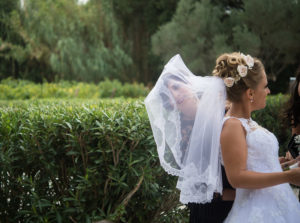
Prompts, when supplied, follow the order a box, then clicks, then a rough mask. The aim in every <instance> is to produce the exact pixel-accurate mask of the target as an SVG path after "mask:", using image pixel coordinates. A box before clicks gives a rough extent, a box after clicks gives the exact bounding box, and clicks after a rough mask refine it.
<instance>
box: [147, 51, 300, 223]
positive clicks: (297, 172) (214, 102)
mask: <svg viewBox="0 0 300 223" xmlns="http://www.w3.org/2000/svg"><path fill="white" fill-rule="evenodd" d="M213 74H214V76H209V77H198V76H195V75H193V74H192V73H191V72H190V71H189V70H188V68H187V67H186V66H185V65H184V63H183V61H182V59H181V58H180V56H179V55H176V56H174V57H173V58H172V59H171V60H170V61H169V62H168V63H167V64H166V66H165V68H164V70H163V72H162V74H161V76H160V77H159V79H158V81H157V83H156V85H155V86H154V88H153V89H152V90H151V92H150V93H149V95H148V96H147V98H146V99H145V105H146V109H147V112H148V116H149V120H150V123H151V127H152V130H153V135H154V139H155V141H156V144H157V149H158V155H159V159H160V163H161V165H162V167H163V168H164V169H165V170H166V171H167V172H168V173H170V174H173V175H176V176H179V179H178V183H177V188H178V189H179V190H180V201H181V202H182V203H184V204H188V203H197V204H205V205H207V204H211V203H213V202H214V201H215V200H216V198H220V199H221V200H222V197H223V196H222V195H225V193H224V192H225V190H223V189H224V185H223V183H222V167H221V166H222V165H224V167H225V170H226V173H227V176H228V179H229V182H230V183H231V185H233V186H234V187H235V188H237V192H236V199H235V201H234V204H233V208H232V210H231V211H230V213H229V215H228V217H227V218H226V220H225V222H298V221H299V219H300V205H299V203H298V202H297V199H296V198H295V196H294V194H293V192H292V190H291V188H290V186H289V185H288V184H286V183H293V184H298V185H299V184H300V168H296V169H292V170H288V171H285V172H282V170H281V168H280V164H279V161H278V142H277V140H276V138H275V137H274V135H273V134H272V133H270V132H269V131H267V130H266V129H264V128H262V127H260V126H259V125H257V123H256V122H255V121H253V120H252V119H251V118H250V115H251V112H252V111H254V110H258V109H262V108H263V107H264V106H265V98H266V95H267V94H268V93H269V90H268V88H267V86H266V75H265V72H264V68H263V65H262V63H261V62H260V61H259V60H258V59H256V58H255V59H253V58H252V57H251V56H249V55H248V56H245V55H243V54H240V53H232V54H224V55H221V56H220V57H219V58H218V59H217V63H216V67H215V69H214V71H213ZM179 89H180V90H179ZM226 99H228V100H229V101H230V102H232V106H231V108H230V109H229V111H228V114H229V116H226V117H224V115H225V112H224V110H225V102H226ZM188 126H189V127H188ZM223 175H224V174H223ZM223 179H224V177H223ZM219 204H223V203H222V202H219ZM265 204H269V205H267V206H266V205H265ZM282 204H283V205H282ZM218 207H220V206H219V205H217V206H216V207H214V208H215V209H211V210H210V213H209V214H208V213H204V212H203V213H202V212H201V211H200V212H201V213H200V215H202V214H205V215H207V216H206V217H205V218H201V216H200V218H199V220H197V221H193V220H191V221H193V222H222V221H223V220H224V218H225V217H226V215H227V213H225V217H224V213H222V215H223V216H222V217H220V218H218V219H216V218H214V216H218V215H219V213H220V208H218ZM229 209H230V207H229V208H228V209H227V211H228V210H229ZM270 216H271V217H270ZM204 219H206V220H205V221H201V220H204ZM208 219H210V220H208Z"/></svg>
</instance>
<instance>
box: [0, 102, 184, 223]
mask: <svg viewBox="0 0 300 223" xmlns="http://www.w3.org/2000/svg"><path fill="white" fill-rule="evenodd" d="M0 111H1V117H0V139H1V140H0V147H1V153H0V182H1V187H0V201H1V202H0V222H93V221H96V220H101V219H110V220H113V221H115V222H143V223H147V222H184V219H186V216H187V215H186V213H187V211H186V210H185V209H184V210H180V209H178V208H177V207H178V206H179V205H180V204H179V202H178V193H176V191H175V189H174V188H175V184H176V178H175V177H171V176H169V175H167V174H166V173H165V172H164V171H163V170H162V169H161V167H160V165H159V160H158V157H157V153H156V146H155V144H154V141H153V137H152V133H151V129H150V125H149V122H148V118H147V115H146V113H145V109H144V106H143V103H142V102H141V101H134V100H127V101H125V100H121V99H118V100H116V99H115V100H102V101H99V100H97V101H82V100H75V101H72V100H71V101H62V100H58V101H57V100H52V101H45V100H44V101H27V102H22V101H10V102H5V101H2V102H0ZM182 215H185V218H184V217H182ZM180 219H181V220H180Z"/></svg>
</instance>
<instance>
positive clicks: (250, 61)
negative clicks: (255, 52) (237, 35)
mask: <svg viewBox="0 0 300 223" xmlns="http://www.w3.org/2000/svg"><path fill="white" fill-rule="evenodd" d="M241 56H242V58H243V59H244V60H245V62H246V64H247V66H248V68H249V69H252V67H253V65H254V59H253V57H251V56H250V55H249V54H248V55H247V56H246V55H245V54H243V53H241Z"/></svg>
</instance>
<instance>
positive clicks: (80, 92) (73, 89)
mask: <svg viewBox="0 0 300 223" xmlns="http://www.w3.org/2000/svg"><path fill="white" fill-rule="evenodd" d="M0 92H1V94H0V99H2V100H13V99H15V100H16V99H19V100H20V99H38V98H86V99H92V98H115V97H126V98H129V97H130V98H138V97H145V96H146V95H147V94H148V93H149V89H148V88H146V87H145V86H144V85H143V84H138V83H133V84H129V83H124V84H122V83H121V82H120V81H118V80H113V81H110V80H108V79H106V80H105V81H102V82H99V83H98V84H93V83H90V84H89V83H83V82H68V81H60V82H58V83H48V82H44V83H42V84H36V83H33V82H30V81H26V80H13V79H5V80H2V81H1V82H0Z"/></svg>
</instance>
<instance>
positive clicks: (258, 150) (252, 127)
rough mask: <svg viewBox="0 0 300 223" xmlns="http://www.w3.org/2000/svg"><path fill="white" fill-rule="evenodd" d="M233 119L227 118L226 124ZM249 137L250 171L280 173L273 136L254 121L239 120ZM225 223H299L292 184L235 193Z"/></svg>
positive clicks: (298, 207)
mask: <svg viewBox="0 0 300 223" xmlns="http://www.w3.org/2000/svg"><path fill="white" fill-rule="evenodd" d="M229 118H234V117H225V118H224V120H223V123H224V122H225V121H226V120H227V119H229ZM237 119H239V120H240V121H241V123H242V125H243V127H244V128H245V130H246V132H247V135H246V141H247V145H248V158H247V169H248V170H251V171H256V172H263V173H270V172H281V171H282V169H281V166H280V163H279V161H278V141H277V139H276V137H275V136H274V134H273V133H271V132H269V131H268V130H267V129H265V128H263V127H261V126H259V125H258V124H257V123H256V122H255V121H253V120H252V119H250V120H248V119H242V118H237ZM224 222H225V223H247V222H248V223H250V222H251V223H252V222H253V223H299V222H300V203H299V201H298V200H297V197H296V196H295V194H294V193H293V191H292V188H291V187H290V185H289V184H287V183H285V184H280V185H277V186H272V187H267V188H264V189H240V188H237V189H236V197H235V200H234V204H233V207H232V209H231V211H230V213H229V214H228V216H227V218H226V220H225V221H224Z"/></svg>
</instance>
